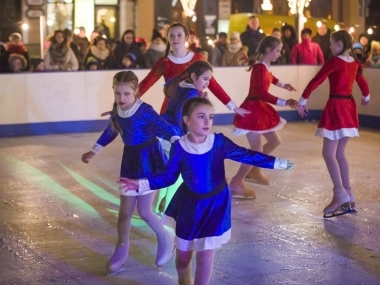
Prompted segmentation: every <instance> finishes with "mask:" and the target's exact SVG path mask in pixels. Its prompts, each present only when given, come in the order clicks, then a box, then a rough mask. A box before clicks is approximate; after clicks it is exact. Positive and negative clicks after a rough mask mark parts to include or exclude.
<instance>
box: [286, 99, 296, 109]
mask: <svg viewBox="0 0 380 285" xmlns="http://www.w3.org/2000/svg"><path fill="white" fill-rule="evenodd" d="M286 106H289V107H290V108H292V109H294V110H295V109H297V108H298V101H297V100H294V99H288V100H286Z"/></svg>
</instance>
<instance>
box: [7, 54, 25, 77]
mask: <svg viewBox="0 0 380 285" xmlns="http://www.w3.org/2000/svg"><path fill="white" fill-rule="evenodd" d="M26 66H27V61H26V59H25V57H24V56H23V55H21V54H18V53H11V54H10V55H9V57H8V67H9V72H12V73H19V72H23V71H26Z"/></svg>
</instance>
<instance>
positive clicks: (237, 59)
mask: <svg viewBox="0 0 380 285" xmlns="http://www.w3.org/2000/svg"><path fill="white" fill-rule="evenodd" d="M246 53H247V48H246V47H243V45H242V43H241V41H240V34H239V33H238V32H232V33H231V35H230V42H229V44H228V45H227V48H226V49H225V50H224V53H223V58H222V66H241V65H247V63H248V62H246V60H245V59H246Z"/></svg>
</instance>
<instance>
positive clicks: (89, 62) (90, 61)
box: [86, 56, 99, 69]
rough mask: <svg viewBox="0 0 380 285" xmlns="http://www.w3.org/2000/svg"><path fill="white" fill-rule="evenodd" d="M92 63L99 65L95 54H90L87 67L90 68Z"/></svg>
mask: <svg viewBox="0 0 380 285" xmlns="http://www.w3.org/2000/svg"><path fill="white" fill-rule="evenodd" d="M91 65H96V66H97V67H99V62H98V61H97V60H96V58H95V57H93V56H89V57H88V58H87V60H86V69H90V66H91Z"/></svg>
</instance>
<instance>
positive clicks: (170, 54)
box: [139, 23, 249, 212]
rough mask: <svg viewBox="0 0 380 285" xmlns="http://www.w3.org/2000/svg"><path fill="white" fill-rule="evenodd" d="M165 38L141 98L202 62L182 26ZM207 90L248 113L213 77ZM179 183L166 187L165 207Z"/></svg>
mask: <svg viewBox="0 0 380 285" xmlns="http://www.w3.org/2000/svg"><path fill="white" fill-rule="evenodd" d="M167 38H168V43H167V47H166V51H165V54H164V56H163V57H162V58H160V59H159V60H158V61H157V62H156V64H155V65H154V66H153V67H152V70H151V71H150V72H149V73H148V75H147V76H146V77H145V78H144V79H143V80H142V81H141V82H140V84H139V95H140V96H143V95H144V94H145V92H146V91H148V89H149V88H150V87H151V86H152V85H153V84H154V83H156V82H157V81H158V80H159V79H160V78H161V76H163V77H164V79H165V82H168V80H170V79H173V78H175V77H177V76H178V75H180V74H181V73H182V72H184V71H185V70H186V69H187V68H188V67H189V66H190V65H191V64H192V63H193V62H196V61H198V60H204V58H203V55H201V54H200V53H194V52H192V51H189V50H188V49H187V48H186V42H187V41H188V39H189V30H188V28H187V27H186V26H184V25H183V24H181V23H173V24H172V25H171V26H170V27H169V28H168V31H167ZM208 88H209V89H210V91H211V92H212V93H213V94H214V95H215V96H216V97H217V98H218V99H219V100H220V101H221V102H222V103H223V104H224V105H226V107H227V108H228V109H229V110H231V111H232V110H233V111H235V112H236V113H237V114H239V115H241V116H244V114H248V113H249V112H248V111H246V110H244V109H241V108H238V107H237V106H236V104H235V103H234V102H233V101H232V100H231V98H230V97H229V96H228V95H227V93H226V92H225V91H224V90H223V88H222V87H221V86H220V85H219V84H218V82H216V80H215V79H214V77H212V78H211V80H210V83H209V85H208ZM164 98H165V99H164V102H163V104H162V107H161V111H160V113H161V114H162V113H164V112H165V111H166V107H167V104H168V99H167V97H164ZM166 145H167V144H166V143H165V142H164V143H163V147H164V149H165V150H166V151H169V150H168V148H169V146H166ZM181 183H182V181H177V182H176V184H174V185H172V186H170V187H168V189H167V191H168V199H166V200H167V201H166V205H167V204H168V203H169V201H170V198H171V197H172V196H173V195H174V191H176V190H177V188H178V186H179V185H180V184H181ZM165 195H166V193H165V191H160V194H159V197H158V201H157V205H156V207H155V212H158V211H159V209H158V208H159V207H158V206H159V204H160V202H161V200H162V199H163V198H164V197H165ZM161 211H163V209H161Z"/></svg>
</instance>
